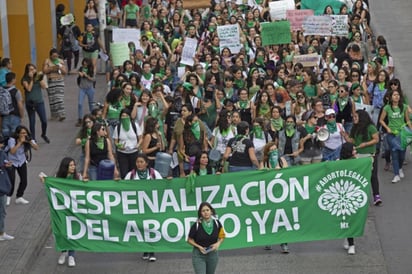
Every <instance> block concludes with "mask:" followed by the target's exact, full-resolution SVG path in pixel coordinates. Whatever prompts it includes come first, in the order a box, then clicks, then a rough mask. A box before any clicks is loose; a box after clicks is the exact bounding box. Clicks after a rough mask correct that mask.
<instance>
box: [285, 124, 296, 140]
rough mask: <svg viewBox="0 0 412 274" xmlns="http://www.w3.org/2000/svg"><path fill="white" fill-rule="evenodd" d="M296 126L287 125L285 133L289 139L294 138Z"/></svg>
mask: <svg viewBox="0 0 412 274" xmlns="http://www.w3.org/2000/svg"><path fill="white" fill-rule="evenodd" d="M295 131H296V129H295V124H286V127H285V133H286V136H287V137H292V136H293V134H295Z"/></svg>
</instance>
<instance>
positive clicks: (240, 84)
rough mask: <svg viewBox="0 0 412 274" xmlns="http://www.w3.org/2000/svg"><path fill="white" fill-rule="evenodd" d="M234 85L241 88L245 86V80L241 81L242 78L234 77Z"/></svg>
mask: <svg viewBox="0 0 412 274" xmlns="http://www.w3.org/2000/svg"><path fill="white" fill-rule="evenodd" d="M235 85H236V86H237V87H238V88H243V87H244V86H245V81H243V79H235Z"/></svg>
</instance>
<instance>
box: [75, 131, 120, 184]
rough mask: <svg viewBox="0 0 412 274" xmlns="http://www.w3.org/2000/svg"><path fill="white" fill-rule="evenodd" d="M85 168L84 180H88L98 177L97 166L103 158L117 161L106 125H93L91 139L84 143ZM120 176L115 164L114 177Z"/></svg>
mask: <svg viewBox="0 0 412 274" xmlns="http://www.w3.org/2000/svg"><path fill="white" fill-rule="evenodd" d="M84 148H85V150H84V154H85V159H84V168H83V180H84V181H88V180H89V179H90V180H96V179H97V167H98V165H99V163H100V161H102V160H106V159H109V160H111V161H112V162H113V163H115V162H116V160H115V158H114V156H113V149H112V142H110V140H109V139H108V138H107V131H106V126H105V125H103V124H100V123H95V124H94V125H93V127H92V132H91V135H90V139H89V140H87V142H86V144H85V145H84ZM118 178H119V172H118V170H117V167H116V165H115V166H114V174H113V179H118Z"/></svg>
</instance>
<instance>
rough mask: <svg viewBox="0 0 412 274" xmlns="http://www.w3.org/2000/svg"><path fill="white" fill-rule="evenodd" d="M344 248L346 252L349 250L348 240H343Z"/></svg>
mask: <svg viewBox="0 0 412 274" xmlns="http://www.w3.org/2000/svg"><path fill="white" fill-rule="evenodd" d="M343 248H344V249H346V250H348V249H349V243H348V239H345V240H343Z"/></svg>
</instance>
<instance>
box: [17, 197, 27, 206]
mask: <svg viewBox="0 0 412 274" xmlns="http://www.w3.org/2000/svg"><path fill="white" fill-rule="evenodd" d="M28 203H29V201H27V200H26V199H24V198H23V197H19V198H17V199H16V204H22V205H27V204H28Z"/></svg>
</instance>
